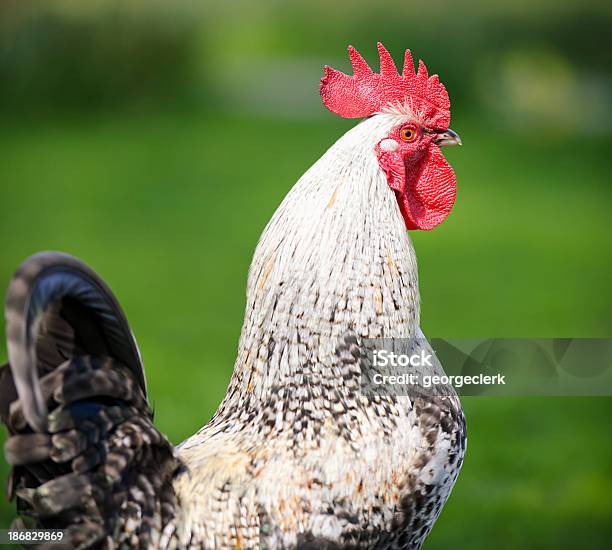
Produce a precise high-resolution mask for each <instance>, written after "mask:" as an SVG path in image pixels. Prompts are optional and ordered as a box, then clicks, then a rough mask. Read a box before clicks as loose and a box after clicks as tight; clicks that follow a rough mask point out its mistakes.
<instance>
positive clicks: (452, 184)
mask: <svg viewBox="0 0 612 550" xmlns="http://www.w3.org/2000/svg"><path fill="white" fill-rule="evenodd" d="M456 183H457V180H456V178H455V172H454V171H453V169H452V167H451V165H450V164H449V163H448V162H446V159H445V158H444V155H443V154H442V151H440V148H439V147H438V146H437V145H435V144H434V143H432V144H431V145H430V147H429V150H428V152H427V154H426V156H425V157H424V158H423V159H422V160H421V162H420V163H418V164H417V165H416V166H415V165H413V164H410V165H406V190H405V192H404V193H397V192H396V194H397V199H398V203H399V206H400V210H401V212H402V215H403V217H404V221H405V222H406V227H407V228H408V229H424V230H429V229H433V228H434V227H435V226H436V225H439V224H440V223H442V222H443V221H444V219H445V218H446V216H448V214H449V212H450V211H451V209H452V208H453V204H454V203H455V195H456V193H457V186H456Z"/></svg>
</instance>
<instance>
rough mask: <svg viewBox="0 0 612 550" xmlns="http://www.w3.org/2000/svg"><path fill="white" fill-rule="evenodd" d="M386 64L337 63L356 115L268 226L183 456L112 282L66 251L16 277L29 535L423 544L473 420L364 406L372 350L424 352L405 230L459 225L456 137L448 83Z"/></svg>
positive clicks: (326, 90)
mask: <svg viewBox="0 0 612 550" xmlns="http://www.w3.org/2000/svg"><path fill="white" fill-rule="evenodd" d="M378 51H379V56H380V73H375V72H373V71H372V69H371V68H370V67H369V66H368V64H367V63H366V62H365V61H364V59H363V58H362V57H361V56H360V55H359V53H357V51H356V50H355V49H353V48H352V47H349V54H350V58H351V61H352V65H353V69H354V75H353V76H348V75H345V74H343V73H341V72H339V71H337V70H334V69H332V68H329V67H325V71H324V76H323V78H322V79H321V88H320V91H321V97H322V99H323V103H324V104H325V106H326V107H327V108H328V109H329V110H331V111H332V112H333V113H335V114H337V115H339V116H342V117H352V118H364V120H363V121H361V122H360V123H359V124H358V125H356V126H355V127H353V128H352V129H351V130H350V131H348V132H347V133H346V134H345V135H344V136H342V137H341V138H340V139H339V140H338V141H337V142H336V143H335V144H334V145H333V146H332V147H331V148H330V149H329V150H328V151H327V152H326V153H325V154H324V155H323V157H321V158H320V159H319V160H318V161H317V162H316V163H315V164H314V165H313V166H312V167H311V168H310V169H309V170H308V171H307V172H306V173H305V174H304V175H303V176H302V177H301V178H300V179H299V180H298V182H297V183H296V184H295V185H294V187H293V188H292V189H291V191H290V192H289V193H288V195H287V196H286V198H285V199H284V200H283V202H282V204H281V205H280V207H279V208H278V210H277V211H276V212H275V214H274V215H273V217H272V219H271V220H270V222H269V223H268V225H267V227H266V228H265V230H264V232H263V234H262V236H261V238H260V240H259V243H258V245H257V248H256V251H255V255H254V258H253V261H252V264H251V268H250V271H249V276H248V289H247V303H246V310H245V320H244V324H243V328H242V333H241V336H240V341H239V346H238V355H237V359H236V363H235V367H234V372H233V375H232V377H231V381H230V383H229V387H228V389H227V393H226V395H225V398H224V399H223V401H222V403H221V404H220V406H219V408H218V410H217V412H216V413H215V415H214V416H213V418H212V419H211V420H210V422H209V423H208V424H206V425H205V426H204V427H203V428H201V429H200V430H199V431H198V432H196V433H195V434H194V435H193V436H191V437H190V438H188V439H187V440H186V441H184V442H183V443H181V444H180V445H179V446H177V447H173V446H172V445H171V444H170V443H169V441H168V440H167V439H166V437H165V436H164V435H163V434H161V433H160V432H159V431H158V430H157V429H156V428H155V425H154V423H153V415H152V412H151V408H150V405H149V403H148V397H147V388H146V382H145V375H144V370H143V364H142V361H141V356H140V353H139V350H138V347H137V345H136V341H135V339H134V336H133V334H132V331H131V329H130V326H129V324H128V322H127V320H126V317H125V315H124V313H123V311H122V309H121V307H120V306H119V304H118V302H117V300H116V299H115V297H114V295H113V293H112V292H111V290H110V289H109V288H108V286H107V285H106V284H105V283H104V282H103V281H102V279H101V278H100V277H99V276H98V275H97V274H96V273H95V272H94V271H92V270H91V269H90V268H89V267H87V266H86V265H84V264H83V263H82V262H81V261H79V260H77V259H76V258H73V257H71V256H68V255H65V254H61V253H50V252H47V253H40V254H37V255H35V256H33V257H31V258H29V259H28V260H26V261H25V263H24V264H22V266H21V267H20V268H19V269H18V270H17V272H16V273H15V275H14V277H13V279H12V282H11V284H10V287H9V290H8V295H7V299H6V310H5V312H6V330H7V346H8V356H9V365H7V366H5V367H4V368H3V371H2V374H1V377H0V391H1V393H0V396H1V408H0V413H1V416H2V419H3V421H4V423H5V424H6V426H7V428H8V430H9V433H10V438H9V439H8V441H7V443H6V446H5V456H6V459H7V461H8V462H9V463H10V464H11V465H12V466H13V469H12V471H11V476H10V479H9V486H8V492H9V495H10V496H11V498H13V497H16V502H17V511H18V514H19V515H20V516H23V518H24V519H21V518H20V519H17V520H15V525H16V526H17V527H21V528H23V527H25V526H36V527H38V528H54V529H64V530H65V531H64V539H63V542H64V543H66V544H67V545H68V546H70V547H79V548H88V547H103V548H116V547H119V548H137V547H141V548H149V547H150V548H234V549H247V548H340V547H343V548H344V547H347V548H349V547H350V548H359V547H364V548H368V547H376V548H406V549H417V548H420V547H421V545H422V543H423V541H424V539H425V537H426V536H427V534H428V533H429V531H430V530H431V528H432V526H433V524H434V522H435V520H436V519H437V517H438V515H439V514H440V511H441V509H442V507H443V505H444V503H445V501H446V499H447V497H448V495H449V493H450V491H451V489H452V487H453V485H454V483H455V480H456V478H457V475H458V473H459V470H460V468H461V464H462V461H463V455H464V452H465V446H466V431H465V420H464V416H463V412H462V409H461V406H460V403H459V401H458V398H457V396H456V395H448V394H447V395H446V396H438V397H426V396H422V397H409V396H397V395H386V396H382V395H381V396H367V395H366V394H365V393H364V392H362V391H361V386H360V379H361V376H362V375H371V372H364V369H365V368H366V367H365V366H364V365H365V363H364V361H362V359H363V356H362V351H361V345H362V342H363V341H364V340H365V339H370V338H395V337H414V338H423V335H422V332H421V330H420V328H419V315H420V309H419V308H420V306H419V289H418V281H417V264H416V257H415V252H414V249H413V246H412V244H411V240H410V238H409V236H408V232H407V229H410V230H416V229H422V230H429V229H432V228H433V227H435V226H436V225H438V224H439V223H441V222H442V221H443V220H444V219H445V218H446V216H447V215H448V214H449V212H450V210H451V208H452V206H453V203H454V200H455V185H456V181H455V175H454V173H453V170H452V168H451V167H450V165H449V164H448V163H447V162H446V160H445V159H444V157H443V155H442V153H441V150H440V146H442V145H451V144H460V143H461V142H460V139H459V136H458V135H457V134H456V133H454V132H453V131H452V130H450V129H449V122H450V111H449V109H450V103H449V99H448V94H447V92H446V90H445V88H444V86H443V85H442V84H441V83H440V81H439V80H438V77H437V76H431V77H429V76H428V74H427V70H426V68H425V65H424V64H423V62H420V63H419V68H418V72H417V71H415V69H414V66H413V62H412V57H411V54H410V51H407V52H406V55H405V61H404V68H403V71H402V73H401V74H400V73H399V72H398V71H397V69H396V67H395V65H394V62H393V60H392V58H391V56H390V55H389V53H388V52H387V50H386V49H385V48H384V47H383V46H382V45H381V44H379V45H378ZM420 341H422V342H424V343H423V344H422V345H423V346H426V347H428V344H427V342H426V340H420ZM368 368H370V369H371V368H373V367H371V366H370V367H368ZM439 368H440V367H439V365H436V366H435V367H434V370H436V369H438V370H437V371H436V372H441V371H440V370H439Z"/></svg>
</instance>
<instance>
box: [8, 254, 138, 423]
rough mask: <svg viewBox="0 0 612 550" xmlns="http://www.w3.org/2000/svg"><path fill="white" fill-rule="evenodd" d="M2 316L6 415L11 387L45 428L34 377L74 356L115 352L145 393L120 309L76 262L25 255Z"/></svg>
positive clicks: (94, 276)
mask: <svg viewBox="0 0 612 550" xmlns="http://www.w3.org/2000/svg"><path fill="white" fill-rule="evenodd" d="M5 317H6V337H7V347H8V354H9V364H10V371H11V374H12V377H10V376H9V373H8V372H6V371H7V369H2V371H0V400H1V401H2V403H0V414H1V415H2V416H3V417H4V414H5V413H7V414H8V406H9V403H10V401H8V399H11V396H12V397H13V399H14V396H15V394H14V391H15V390H14V388H16V391H17V394H18V396H19V398H20V401H21V406H22V410H23V413H24V416H25V418H26V420H27V422H28V424H29V425H30V426H31V427H32V428H33V429H34V430H36V431H40V432H43V431H45V430H46V423H47V405H46V401H45V399H44V398H43V394H42V391H41V387H40V382H39V377H42V376H44V375H45V374H47V373H49V372H51V371H52V370H54V369H55V368H56V367H57V366H58V365H60V364H61V363H63V362H64V361H66V360H67V359H70V358H72V357H74V356H75V355H106V356H110V357H115V358H116V359H117V360H119V361H120V362H121V363H123V364H124V365H125V366H127V367H128V368H129V369H130V370H131V371H132V373H133V374H134V378H135V380H137V381H138V383H139V384H140V387H141V389H142V392H143V394H144V395H145V396H146V381H145V376H144V369H143V366H142V362H141V358H140V353H139V351H138V346H137V344H136V341H135V339H134V336H133V334H132V332H131V330H130V327H129V325H128V322H127V319H126V318H125V315H124V313H123V311H122V309H121V306H120V305H119V303H118V302H117V299H116V298H115V296H114V295H113V293H112V291H111V290H110V288H109V287H108V286H107V285H106V283H104V281H103V280H102V279H101V278H100V277H99V276H98V275H97V274H96V273H95V272H94V271H93V270H92V269H90V268H89V267H88V266H86V265H85V264H84V263H83V262H81V261H80V260H78V259H76V258H74V257H72V256H69V255H67V254H62V253H58V252H41V253H39V254H36V255H34V256H31V257H30V258H28V259H27V260H26V261H25V262H24V263H23V264H22V265H21V266H20V267H19V269H18V270H17V272H16V273H15V275H14V276H13V279H12V281H11V284H10V286H9V290H8V293H7V296H6V307H5ZM10 378H12V380H10ZM13 382H14V387H13ZM13 399H11V401H13ZM5 409H6V411H5Z"/></svg>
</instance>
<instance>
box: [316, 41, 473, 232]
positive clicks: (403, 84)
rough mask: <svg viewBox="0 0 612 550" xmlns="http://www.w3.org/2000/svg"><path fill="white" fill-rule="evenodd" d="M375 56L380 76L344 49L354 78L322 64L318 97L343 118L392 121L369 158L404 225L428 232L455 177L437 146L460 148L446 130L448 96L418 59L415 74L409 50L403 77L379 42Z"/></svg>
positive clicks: (446, 208)
mask: <svg viewBox="0 0 612 550" xmlns="http://www.w3.org/2000/svg"><path fill="white" fill-rule="evenodd" d="M378 53H379V55H380V73H375V72H373V71H372V69H371V68H370V67H369V65H368V64H367V63H366V62H365V60H364V59H363V57H361V55H360V54H359V53H358V52H357V50H355V49H354V48H353V47H352V46H349V55H350V57H351V62H352V65H353V72H354V75H353V76H348V75H345V74H344V73H341V72H340V71H337V70H335V69H332V68H330V67H327V66H326V67H325V74H324V76H323V78H322V79H321V97H322V98H323V103H324V104H325V106H326V107H327V108H328V109H329V110H330V111H332V112H333V113H335V114H337V115H340V116H342V117H348V118H357V117H370V116H385V117H386V119H388V120H390V121H391V122H390V125H389V128H388V133H387V135H386V136H385V137H384V138H383V139H379V140H378V141H377V143H375V144H373V146H372V154H373V155H376V158H377V160H378V164H379V166H380V169H381V170H382V171H383V172H384V173H385V175H386V178H387V182H388V184H389V187H390V188H391V189H393V191H394V192H395V194H396V196H397V201H398V204H399V207H400V210H401V213H402V216H403V217H404V220H405V222H406V227H407V228H408V229H432V228H434V227H435V226H436V225H438V224H440V223H441V222H442V221H444V219H445V218H446V216H447V215H448V213H449V212H450V210H451V208H452V207H453V203H454V202H455V194H456V180H455V174H454V172H453V169H452V168H451V166H450V165H449V164H448V163H447V162H446V160H445V159H444V156H443V155H442V152H441V151H440V146H441V145H456V144H459V145H460V144H461V140H460V138H459V136H458V135H457V134H456V133H455V132H453V131H452V130H451V129H450V128H449V123H450V101H449V99H448V93H447V92H446V89H445V88H444V86H443V85H442V84H441V83H440V81H439V79H438V76H437V75H433V76H431V77H429V76H428V74H427V69H426V68H425V64H424V63H423V62H422V61H420V62H419V70H418V73H417V72H416V71H415V69H414V64H413V61H412V56H411V54H410V50H406V56H405V60H404V69H403V71H402V74H399V73H398V71H397V69H396V67H395V64H394V63H393V59H392V58H391V55H390V54H389V52H388V51H387V50H386V49H385V48H384V46H383V45H382V44H380V43H379V44H378ZM389 115H393V116H389Z"/></svg>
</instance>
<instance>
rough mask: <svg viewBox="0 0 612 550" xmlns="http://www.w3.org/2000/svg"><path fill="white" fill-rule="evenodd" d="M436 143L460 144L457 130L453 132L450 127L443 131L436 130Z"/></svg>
mask: <svg viewBox="0 0 612 550" xmlns="http://www.w3.org/2000/svg"><path fill="white" fill-rule="evenodd" d="M434 143H435V144H437V145H440V146H442V145H461V138H460V137H459V134H458V133H457V132H453V131H452V130H451V129H450V128H449V129H448V130H445V131H443V132H438V135H437V136H436V137H435V139H434Z"/></svg>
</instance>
